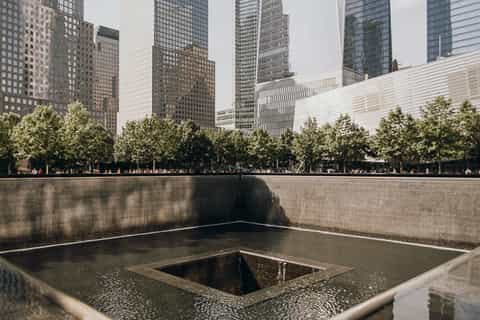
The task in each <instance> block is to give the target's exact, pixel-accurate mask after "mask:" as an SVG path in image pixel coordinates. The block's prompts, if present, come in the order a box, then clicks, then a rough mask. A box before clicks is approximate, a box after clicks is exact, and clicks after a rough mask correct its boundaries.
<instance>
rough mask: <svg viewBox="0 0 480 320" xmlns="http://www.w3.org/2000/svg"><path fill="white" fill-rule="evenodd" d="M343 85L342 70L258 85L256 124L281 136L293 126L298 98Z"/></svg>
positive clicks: (271, 133) (274, 134) (270, 132)
mask: <svg viewBox="0 0 480 320" xmlns="http://www.w3.org/2000/svg"><path fill="white" fill-rule="evenodd" d="M341 86H342V74H341V72H337V73H332V74H328V75H321V76H318V77H314V78H302V77H290V78H285V79H280V80H275V81H270V82H266V83H263V84H259V85H257V88H256V101H257V108H256V114H255V126H256V127H257V128H260V129H264V130H266V131H267V132H268V133H269V134H270V135H272V136H274V137H279V136H280V135H281V134H282V133H284V132H285V131H287V130H293V126H294V118H295V107H296V105H297V102H298V101H301V100H302V99H306V98H309V97H312V96H314V95H317V94H320V93H322V92H326V91H329V90H334V89H336V88H339V87H341Z"/></svg>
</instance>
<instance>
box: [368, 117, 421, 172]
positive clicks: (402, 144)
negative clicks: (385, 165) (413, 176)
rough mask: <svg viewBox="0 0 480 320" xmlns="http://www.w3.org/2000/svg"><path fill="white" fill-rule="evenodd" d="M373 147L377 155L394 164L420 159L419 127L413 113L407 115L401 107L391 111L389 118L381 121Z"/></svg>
mask: <svg viewBox="0 0 480 320" xmlns="http://www.w3.org/2000/svg"><path fill="white" fill-rule="evenodd" d="M373 145H374V146H373V147H374V150H375V151H376V153H377V155H378V156H379V157H380V158H382V159H385V160H386V161H388V162H390V163H392V164H393V166H397V165H400V170H402V165H403V163H405V162H408V161H413V160H417V159H418V152H417V146H418V127H417V123H416V121H415V120H414V119H413V117H412V116H411V115H406V114H404V113H403V112H402V110H401V109H400V108H397V109H395V110H394V111H391V112H390V113H389V114H388V117H387V118H384V119H382V120H381V121H380V125H379V127H378V129H377V133H376V135H375V137H374V139H373Z"/></svg>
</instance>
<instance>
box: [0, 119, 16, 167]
mask: <svg viewBox="0 0 480 320" xmlns="http://www.w3.org/2000/svg"><path fill="white" fill-rule="evenodd" d="M19 122H20V117H19V116H18V115H17V114H14V113H4V114H2V115H1V116H0V159H4V160H7V162H8V174H11V173H12V164H13V163H14V162H15V150H16V149H15V141H14V138H13V130H14V128H15V126H16V125H17V124H18V123H19Z"/></svg>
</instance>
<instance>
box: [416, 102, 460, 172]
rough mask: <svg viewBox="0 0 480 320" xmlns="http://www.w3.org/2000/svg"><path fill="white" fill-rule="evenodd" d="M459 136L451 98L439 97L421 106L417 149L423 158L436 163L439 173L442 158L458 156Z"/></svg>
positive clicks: (448, 158)
mask: <svg viewBox="0 0 480 320" xmlns="http://www.w3.org/2000/svg"><path fill="white" fill-rule="evenodd" d="M460 138H461V134H460V131H459V129H458V126H457V125H456V116H455V110H454V108H453V107H452V102H451V100H446V99H445V98H443V97H439V98H437V99H435V101H433V102H431V103H428V104H427V105H426V106H425V107H423V109H422V119H421V120H420V121H419V143H418V146H419V148H418V150H419V154H420V157H421V158H422V159H423V160H425V161H433V162H437V163H438V171H439V173H441V172H442V166H441V162H442V161H443V160H451V159H457V158H458V157H459V154H460V152H461V144H460V143H459V142H460Z"/></svg>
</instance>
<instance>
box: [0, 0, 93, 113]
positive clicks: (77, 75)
mask: <svg viewBox="0 0 480 320" xmlns="http://www.w3.org/2000/svg"><path fill="white" fill-rule="evenodd" d="M0 25H1V28H0V59H1V60H0V92H1V96H2V97H1V98H2V99H3V107H2V109H1V110H0V112H15V113H18V114H20V115H25V114H27V113H30V112H32V111H33V109H34V108H35V106H37V105H39V104H49V105H52V106H53V107H54V108H55V109H56V110H57V111H58V112H60V113H65V112H66V110H67V104H68V103H70V102H73V101H77V100H78V101H80V102H82V103H84V104H85V105H86V106H87V108H88V109H89V110H90V111H92V113H93V114H94V116H96V117H97V118H100V116H101V115H100V114H95V113H94V112H93V108H92V106H93V25H92V24H90V23H88V22H85V21H83V0H63V1H62V0H43V1H42V0H2V1H0Z"/></svg>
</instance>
